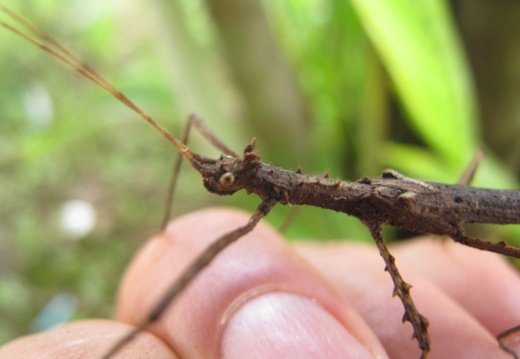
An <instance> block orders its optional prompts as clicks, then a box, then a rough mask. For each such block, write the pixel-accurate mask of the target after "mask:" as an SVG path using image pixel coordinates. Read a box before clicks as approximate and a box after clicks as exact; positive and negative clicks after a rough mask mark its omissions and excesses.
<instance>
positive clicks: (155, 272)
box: [0, 209, 520, 359]
mask: <svg viewBox="0 0 520 359" xmlns="http://www.w3.org/2000/svg"><path fill="white" fill-rule="evenodd" d="M248 216H249V215H248V214H246V213H243V212H239V211H236V210H230V209H208V210H202V211H198V212H194V213H192V214H189V215H186V216H183V217H181V218H179V219H177V220H175V221H174V222H172V223H171V224H170V225H169V226H168V228H167V230H166V231H165V232H164V233H161V234H157V235H155V236H154V237H153V238H151V239H150V240H149V241H147V242H146V243H145V245H144V246H143V248H142V249H141V250H140V251H139V252H138V254H137V255H136V257H135V259H134V261H133V262H132V264H131V265H130V266H129V268H128V270H127V272H126V274H125V276H124V278H123V280H122V283H121V289H120V295H119V299H118V303H117V306H116V320H117V321H116V320H115V321H109V320H100V319H98V320H88V321H82V322H76V323H71V324H67V325H65V326H63V327H61V328H59V329H57V330H54V331H49V332H46V333H41V334H36V335H32V336H28V337H23V338H20V339H18V340H15V341H13V342H11V343H8V344H7V345H5V346H4V347H2V348H1V349H0V359H6V358H29V359H30V358H75V359H76V358H77V359H79V358H99V357H100V356H102V354H103V353H105V352H106V350H107V348H109V347H110V345H111V344H112V343H114V342H115V341H116V340H117V338H119V337H120V336H122V335H123V334H125V333H127V332H128V330H129V328H130V325H131V324H132V323H136V322H138V321H139V320H141V319H142V318H143V317H144V316H145V315H146V313H147V312H148V310H149V308H151V306H153V304H154V303H155V301H157V299H158V298H159V297H160V296H161V295H162V293H163V292H164V291H165V289H166V288H167V287H168V286H169V285H170V284H171V282H172V281H173V280H174V279H175V278H177V277H178V276H179V275H180V273H181V272H182V269H183V268H185V266H186V265H187V264H188V263H190V261H191V260H193V258H194V257H195V256H196V255H197V254H198V253H200V252H201V251H202V250H203V249H204V248H205V247H206V246H207V245H208V244H209V243H211V242H212V241H213V240H215V238H217V236H218V235H220V234H223V233H225V232H228V231H230V230H232V229H234V228H237V226H240V225H243V224H244V223H246V222H247V220H248ZM390 250H391V252H392V254H393V255H394V256H395V257H396V263H397V266H398V268H399V270H400V271H401V274H402V275H403V277H404V279H405V280H406V281H407V282H408V283H410V284H412V285H413V288H412V290H411V295H412V297H413V299H414V301H415V303H416V305H417V307H418V309H419V310H420V312H421V313H422V314H423V315H425V316H426V317H427V318H428V320H429V321H430V326H429V333H430V335H431V339H432V350H431V354H430V356H429V358H430V359H435V358H458V359H464V358H472V359H478V358H483V359H484V358H486V359H487V358H511V356H510V355H508V354H506V353H505V352H503V351H502V350H501V349H499V348H498V345H497V342H496V339H495V335H496V334H498V333H499V332H501V331H503V330H505V329H508V328H510V327H513V326H516V325H518V324H520V311H518V302H519V300H520V278H519V276H518V274H517V273H516V271H515V270H514V269H513V268H512V267H511V266H510V265H509V264H508V263H507V262H506V261H505V260H504V259H503V258H501V257H500V256H497V255H495V254H492V253H488V252H483V251H479V250H475V249H472V248H467V247H464V246H462V245H460V244H457V243H453V242H452V241H451V240H449V239H442V238H439V237H422V238H420V239H416V240H410V241H406V242H404V243H402V244H398V245H394V246H391V247H390ZM383 268H384V263H383V261H382V259H381V258H380V257H379V254H378V253H377V250H376V249H375V246H373V245H366V244H360V243H355V242H352V241H334V242H328V243H325V244H323V243H313V242H310V241H300V242H295V243H287V242H285V241H284V240H283V238H282V237H281V236H280V235H279V234H278V233H277V232H276V231H275V230H273V229H271V228H270V227H269V226H268V225H266V224H264V223H260V224H259V225H258V226H257V228H256V229H255V231H253V232H252V233H251V234H249V235H247V236H245V237H244V238H241V239H240V240H239V241H238V242H237V243H235V244H233V245H231V246H230V247H229V248H227V249H226V250H224V251H223V252H222V253H221V254H220V255H219V256H218V257H217V258H216V259H215V261H214V262H213V263H212V264H211V265H210V266H209V267H208V268H207V269H206V270H204V271H203V273H201V275H200V276H199V277H197V278H196V280H195V281H194V282H193V283H191V284H190V286H189V287H188V288H187V290H186V291H185V292H183V293H182V294H181V296H180V297H179V298H178V299H177V300H176V301H175V302H174V303H173V304H172V305H171V306H170V307H169V308H168V309H167V311H166V312H165V313H164V314H163V315H162V316H161V318H160V319H159V321H158V322H157V323H155V324H154V325H153V326H152V327H150V328H148V330H147V331H146V332H145V333H143V334H141V335H139V336H138V338H137V339H136V340H134V341H132V342H131V343H130V344H128V345H127V346H125V348H124V349H123V350H122V351H121V353H119V354H118V355H116V356H115V358H161V359H162V358H164V359H166V358H183V359H191V358H218V357H220V358H404V359H407V358H413V359H417V358H418V357H419V356H420V351H419V349H418V346H417V342H416V341H415V340H412V339H411V336H412V328H411V325H410V324H409V323H405V324H403V323H402V322H401V318H402V315H403V307H402V305H401V303H400V301H399V300H398V299H397V298H396V297H394V298H392V296H391V294H392V289H393V285H392V282H391V280H390V277H389V275H388V273H386V272H385V271H383ZM125 323H126V324H125ZM519 341H520V339H518V338H511V339H510V340H509V341H508V343H509V342H511V343H513V345H514V344H515V343H516V345H517V347H516V348H520V344H519Z"/></svg>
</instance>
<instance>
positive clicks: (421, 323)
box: [365, 222, 430, 359]
mask: <svg viewBox="0 0 520 359" xmlns="http://www.w3.org/2000/svg"><path fill="white" fill-rule="evenodd" d="M365 224H366V225H367V226H368V229H369V230H370V234H371V235H372V238H374V241H375V242H376V245H377V248H378V249H379V253H380V254H381V257H383V260H384V261H385V264H386V266H385V270H386V271H387V272H388V273H389V274H390V277H392V281H393V282H394V293H393V295H394V296H395V295H397V296H398V297H399V299H401V302H402V303H403V307H404V316H403V322H405V321H408V322H410V323H411V324H412V326H413V337H412V338H415V339H417V341H418V343H419V348H420V349H421V351H422V353H421V359H426V357H427V355H428V352H429V351H430V336H429V335H428V319H426V318H425V317H424V316H422V315H421V313H419V311H418V310H417V307H416V306H415V303H414V302H413V299H412V297H411V296H410V288H411V287H412V286H411V285H410V284H408V283H406V282H405V281H404V280H403V277H401V274H400V273H399V270H398V269H397V266H396V265H395V258H394V256H392V255H391V254H390V252H389V251H388V248H387V247H386V245H385V243H384V240H383V227H382V226H381V224H380V223H377V222H365Z"/></svg>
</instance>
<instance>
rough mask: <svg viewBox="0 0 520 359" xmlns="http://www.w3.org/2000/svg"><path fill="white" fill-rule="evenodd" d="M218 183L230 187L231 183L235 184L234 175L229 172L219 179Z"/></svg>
mask: <svg viewBox="0 0 520 359" xmlns="http://www.w3.org/2000/svg"><path fill="white" fill-rule="evenodd" d="M218 181H219V182H220V184H222V185H225V186H229V185H232V184H233V182H235V175H234V174H233V173H231V172H226V173H224V174H223V175H222V176H221V177H220V179H219V180H218Z"/></svg>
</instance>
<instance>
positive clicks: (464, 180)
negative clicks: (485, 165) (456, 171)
mask: <svg viewBox="0 0 520 359" xmlns="http://www.w3.org/2000/svg"><path fill="white" fill-rule="evenodd" d="M483 159H484V151H482V150H478V151H477V153H475V156H474V157H473V158H472V159H471V162H470V163H469V165H468V167H466V169H465V170H464V173H462V175H461V176H460V178H459V180H458V181H457V183H458V184H463V185H466V186H468V185H469V184H470V183H471V181H472V180H473V177H475V172H476V171H477V168H478V166H479V164H480V162H482V160H483Z"/></svg>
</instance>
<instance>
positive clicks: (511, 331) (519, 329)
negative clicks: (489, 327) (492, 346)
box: [497, 325, 520, 359]
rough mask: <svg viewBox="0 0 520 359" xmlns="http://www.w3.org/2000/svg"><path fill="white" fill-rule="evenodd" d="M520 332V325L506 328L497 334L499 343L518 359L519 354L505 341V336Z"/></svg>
mask: <svg viewBox="0 0 520 359" xmlns="http://www.w3.org/2000/svg"><path fill="white" fill-rule="evenodd" d="M518 332H520V325H517V326H516V327H513V328H511V329H508V330H505V331H503V332H502V333H500V334H498V335H497V340H498V345H499V346H500V348H501V349H502V350H504V351H505V352H507V353H509V354H511V355H512V356H513V358H515V359H518V354H517V353H516V351H514V350H513V349H510V348H509V347H508V346H507V345H506V344H505V343H504V341H503V339H504V338H506V337H508V336H509V335H511V334H514V333H518Z"/></svg>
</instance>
